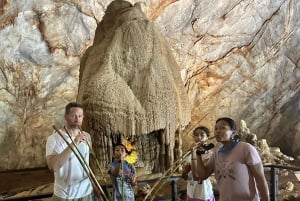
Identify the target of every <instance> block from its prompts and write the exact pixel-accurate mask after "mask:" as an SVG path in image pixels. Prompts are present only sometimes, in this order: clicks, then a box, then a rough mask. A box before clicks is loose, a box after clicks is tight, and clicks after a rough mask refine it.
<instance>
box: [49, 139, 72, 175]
mask: <svg viewBox="0 0 300 201" xmlns="http://www.w3.org/2000/svg"><path fill="white" fill-rule="evenodd" d="M73 146H74V145H73ZM71 153H72V150H71V148H70V147H67V148H65V150H64V151H63V152H61V153H60V154H53V155H49V156H47V158H46V159H47V165H48V168H49V169H50V170H52V171H54V172H56V171H57V170H59V169H60V168H61V167H62V166H63V165H64V164H65V162H66V161H67V160H68V159H69V158H70V155H71Z"/></svg>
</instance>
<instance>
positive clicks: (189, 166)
mask: <svg viewBox="0 0 300 201" xmlns="http://www.w3.org/2000/svg"><path fill="white" fill-rule="evenodd" d="M191 169H192V168H191V164H190V163H188V164H185V165H184V166H183V167H182V172H184V173H188V172H189V171H191Z"/></svg>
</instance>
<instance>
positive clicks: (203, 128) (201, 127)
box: [193, 126, 210, 137]
mask: <svg viewBox="0 0 300 201" xmlns="http://www.w3.org/2000/svg"><path fill="white" fill-rule="evenodd" d="M197 130H203V131H204V132H205V133H206V135H207V137H209V135H210V131H209V129H208V128H207V127H205V126H198V127H197V128H195V130H194V132H193V133H195V132H196V131H197Z"/></svg>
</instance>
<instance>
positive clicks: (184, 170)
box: [181, 163, 191, 180]
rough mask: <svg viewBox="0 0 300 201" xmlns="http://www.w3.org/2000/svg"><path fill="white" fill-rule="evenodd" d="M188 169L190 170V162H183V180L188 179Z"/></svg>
mask: <svg viewBox="0 0 300 201" xmlns="http://www.w3.org/2000/svg"><path fill="white" fill-rule="evenodd" d="M190 171H191V164H190V163H187V164H185V165H184V166H183V168H182V172H181V177H182V178H183V179H184V180H187V179H188V174H189V172H190Z"/></svg>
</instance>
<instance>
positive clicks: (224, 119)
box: [216, 117, 236, 131]
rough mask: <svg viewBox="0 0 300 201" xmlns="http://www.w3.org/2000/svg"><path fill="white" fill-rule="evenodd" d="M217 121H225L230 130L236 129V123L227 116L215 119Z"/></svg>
mask: <svg viewBox="0 0 300 201" xmlns="http://www.w3.org/2000/svg"><path fill="white" fill-rule="evenodd" d="M219 121H225V122H227V123H228V125H229V127H230V129H231V130H233V131H236V124H235V121H234V120H233V119H231V118H229V117H221V118H219V119H217V121H216V123H218V122H219Z"/></svg>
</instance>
